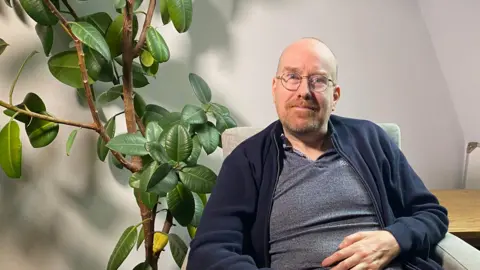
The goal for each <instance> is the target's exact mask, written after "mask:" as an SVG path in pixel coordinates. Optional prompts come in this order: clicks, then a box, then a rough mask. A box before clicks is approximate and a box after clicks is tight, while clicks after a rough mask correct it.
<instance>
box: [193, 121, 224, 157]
mask: <svg viewBox="0 0 480 270" xmlns="http://www.w3.org/2000/svg"><path fill="white" fill-rule="evenodd" d="M197 136H198V139H199V140H200V143H201V144H202V146H203V149H204V150H205V153H207V155H210V154H211V153H213V152H214V151H215V149H217V146H218V145H219V143H220V133H219V132H218V130H217V129H216V128H215V126H214V125H213V124H212V123H211V122H208V123H207V124H204V125H202V126H201V127H200V128H199V129H198V131H197Z"/></svg>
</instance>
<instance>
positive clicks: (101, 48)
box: [70, 22, 111, 60]
mask: <svg viewBox="0 0 480 270" xmlns="http://www.w3.org/2000/svg"><path fill="white" fill-rule="evenodd" d="M70 29H72V32H73V34H74V35H75V36H76V37H77V38H78V39H79V40H80V41H81V42H82V43H83V44H85V45H87V46H88V47H90V48H92V49H94V50H95V51H97V52H99V53H100V54H101V55H102V56H103V57H104V58H105V59H107V60H110V59H111V56H110V50H109V47H108V44H107V42H106V41H105V39H104V38H103V36H102V33H100V31H98V30H97V28H95V26H93V25H91V24H89V23H88V22H70Z"/></svg>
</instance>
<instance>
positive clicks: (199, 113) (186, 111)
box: [182, 104, 208, 124]
mask: <svg viewBox="0 0 480 270" xmlns="http://www.w3.org/2000/svg"><path fill="white" fill-rule="evenodd" d="M182 120H183V121H184V122H185V123H189V124H204V123H206V122H207V120H208V119H207V114H205V111H203V109H202V108H200V107H198V106H195V105H190V104H187V105H185V106H184V107H183V110H182Z"/></svg>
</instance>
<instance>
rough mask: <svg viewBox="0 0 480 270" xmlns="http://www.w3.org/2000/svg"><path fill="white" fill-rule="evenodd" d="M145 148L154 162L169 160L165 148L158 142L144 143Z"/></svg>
mask: <svg viewBox="0 0 480 270" xmlns="http://www.w3.org/2000/svg"><path fill="white" fill-rule="evenodd" d="M145 148H146V149H147V151H148V153H149V154H150V156H151V157H152V158H153V160H155V161H156V162H159V163H165V162H168V161H169V160H170V159H169V158H168V155H167V152H166V151H165V148H164V147H163V146H162V145H161V143H159V142H148V143H147V144H145Z"/></svg>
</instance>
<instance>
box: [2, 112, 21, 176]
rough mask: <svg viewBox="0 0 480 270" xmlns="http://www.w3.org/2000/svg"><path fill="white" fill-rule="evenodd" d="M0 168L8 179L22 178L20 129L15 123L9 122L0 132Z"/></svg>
mask: <svg viewBox="0 0 480 270" xmlns="http://www.w3.org/2000/svg"><path fill="white" fill-rule="evenodd" d="M0 149H2V151H1V152H2V154H0V166H1V167H2V169H3V171H4V172H5V174H6V175H7V176H8V177H10V178H20V177H21V176H22V142H21V141H20V127H19V126H18V123H17V122H15V121H10V122H8V123H7V125H5V126H4V127H3V128H2V130H1V131H0Z"/></svg>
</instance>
